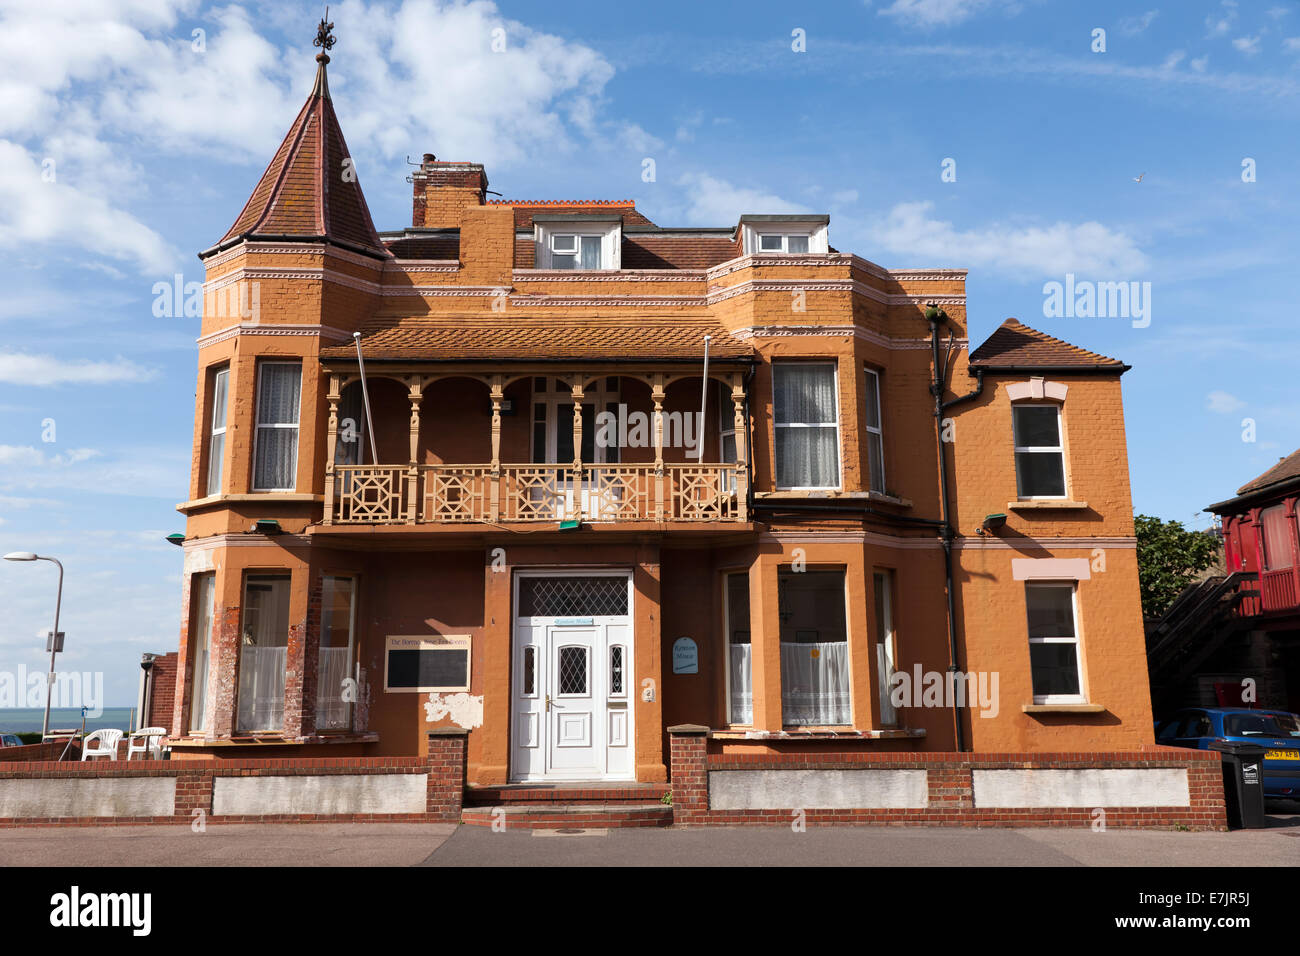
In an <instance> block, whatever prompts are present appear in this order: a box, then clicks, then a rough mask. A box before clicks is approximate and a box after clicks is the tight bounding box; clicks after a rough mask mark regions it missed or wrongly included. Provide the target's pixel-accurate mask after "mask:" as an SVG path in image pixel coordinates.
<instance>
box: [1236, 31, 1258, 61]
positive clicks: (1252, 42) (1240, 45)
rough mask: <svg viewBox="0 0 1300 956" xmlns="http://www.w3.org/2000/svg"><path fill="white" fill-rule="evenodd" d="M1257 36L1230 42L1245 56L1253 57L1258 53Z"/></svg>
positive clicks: (1238, 38)
mask: <svg viewBox="0 0 1300 956" xmlns="http://www.w3.org/2000/svg"><path fill="white" fill-rule="evenodd" d="M1259 40H1260V36H1259V34H1256V35H1255V36H1253V37H1237V39H1235V40H1233V41H1232V45H1233V46H1234V47H1235V48H1236V49H1237V50H1239V51H1240V52H1242V53H1244V54H1246V56H1254V55H1255V54H1256V53H1258V52H1259Z"/></svg>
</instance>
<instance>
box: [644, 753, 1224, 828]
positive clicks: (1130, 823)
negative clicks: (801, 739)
mask: <svg viewBox="0 0 1300 956" xmlns="http://www.w3.org/2000/svg"><path fill="white" fill-rule="evenodd" d="M703 731H704V728H690V729H685V728H682V729H679V728H672V729H670V735H671V760H672V782H673V787H672V799H673V823H674V824H675V825H678V826H702V825H712V826H738V825H752V824H757V825H766V826H789V825H791V824H792V823H793V822H796V821H797V820H798V821H802V822H803V823H804V824H808V825H813V824H821V825H844V824H864V823H865V824H894V825H929V826H991V827H1040V826H1059V827H1089V826H1094V825H1095V824H1096V823H1097V821H1098V820H1099V819H1100V820H1102V821H1104V825H1105V826H1106V827H1175V826H1186V827H1189V828H1191V829H1194V830H1226V829H1227V813H1226V809H1225V805H1224V797H1223V772H1222V769H1221V760H1220V756H1219V754H1218V753H1216V752H1213V751H1201V750H1188V749H1183V748H1177V747H1151V748H1149V749H1144V750H1136V751H1124V752H1115V753H1015V754H973V753H920V752H896V753H882V752H879V751H853V752H847V753H846V752H838V753H837V752H826V753H808V752H803V753H771V752H765V753H754V754H735V753H728V754H720V753H710V748H709V737H708V734H707V732H703ZM1048 769H1050V770H1109V769H1180V770H1186V771H1187V784H1188V792H1189V796H1190V799H1189V802H1188V805H1187V806H1170V807H1146V806H1143V807H1124V806H1106V807H1100V808H1094V807H1041V806H1040V807H1023V808H1015V807H1012V808H1003V807H997V808H992V807H979V806H976V804H975V789H974V778H973V772H974V771H976V770H1048ZM727 770H861V771H865V770H924V771H925V772H926V785H927V801H926V802H927V805H926V806H925V807H917V808H909V809H900V808H857V809H852V808H850V809H844V808H841V809H818V808H816V807H806V808H799V807H789V808H782V809H725V810H722V809H710V807H709V773H710V772H711V771H727ZM1099 809H1100V810H1102V811H1104V816H1100V817H1099V816H1098V814H1097V810H1099ZM800 814H801V815H800Z"/></svg>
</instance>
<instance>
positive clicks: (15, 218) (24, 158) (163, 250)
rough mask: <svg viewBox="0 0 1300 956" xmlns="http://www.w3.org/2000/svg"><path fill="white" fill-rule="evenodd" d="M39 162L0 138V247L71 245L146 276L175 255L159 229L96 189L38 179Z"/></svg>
mask: <svg viewBox="0 0 1300 956" xmlns="http://www.w3.org/2000/svg"><path fill="white" fill-rule="evenodd" d="M42 171H43V170H42V161H41V160H38V158H37V157H35V156H33V155H31V154H30V153H28V151H27V150H26V149H24V148H23V147H22V146H20V145H18V144H17V143H14V142H10V141H8V140H3V139H0V248H7V249H18V248H22V247H26V246H29V245H30V244H32V243H42V244H55V245H71V246H75V247H77V248H79V249H82V250H83V251H85V252H87V253H89V254H91V255H94V256H108V257H110V258H113V259H117V260H119V261H123V262H129V263H131V264H132V265H133V266H134V267H135V268H136V269H137V270H139V271H140V272H143V273H147V274H159V273H167V272H170V271H171V270H172V268H173V267H174V266H175V264H176V263H177V261H178V253H177V252H176V251H175V250H174V249H173V248H172V246H171V245H170V244H169V243H168V242H167V241H166V240H165V239H163V237H162V236H160V235H159V234H158V233H156V232H155V231H154V230H152V229H150V228H149V227H148V226H146V225H145V224H144V223H142V222H140V221H139V220H138V219H136V218H135V217H134V216H132V215H131V214H130V213H128V212H126V211H125V210H123V209H120V208H116V207H114V206H113V205H111V204H110V203H109V202H108V200H106V199H105V198H104V196H103V195H102V194H101V193H100V192H98V191H87V190H84V189H81V188H78V187H77V186H75V185H72V184H70V183H68V182H67V181H65V180H64V179H63V178H62V177H61V176H59V174H58V167H57V164H56V166H55V180H54V181H53V182H47V181H45V180H44V179H42Z"/></svg>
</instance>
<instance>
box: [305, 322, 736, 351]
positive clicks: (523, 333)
mask: <svg viewBox="0 0 1300 956" xmlns="http://www.w3.org/2000/svg"><path fill="white" fill-rule="evenodd" d="M706 335H707V336H709V337H710V341H709V358H710V360H715V361H727V360H731V361H732V362H735V361H738V360H739V361H744V360H748V359H750V358H751V357H752V356H753V355H754V350H753V349H752V348H751V347H750V346H749V345H748V344H747V343H746V342H744V341H742V340H740V339H738V338H736V337H735V336H734V335H732V334H731V333H730V332H728V331H727V330H726V329H724V328H723V327H722V326H720V325H718V324H717V323H716V322H714V321H712V320H699V319H691V320H687V319H683V318H681V317H674V318H671V319H663V318H644V319H629V318H626V317H621V316H620V317H616V318H614V317H611V318H605V319H600V318H591V319H585V320H583V321H574V320H573V319H571V318H566V319H560V320H554V319H546V318H538V319H531V320H529V321H526V322H518V321H517V320H513V319H512V320H510V321H504V320H496V321H483V320H474V319H465V320H460V321H457V322H456V323H455V324H451V323H449V322H447V321H446V320H445V319H440V320H437V321H430V320H427V319H407V320H404V321H402V322H399V323H397V324H393V325H388V326H385V327H373V328H370V329H368V330H363V331H362V338H361V351H362V354H363V355H364V356H365V358H366V360H367V361H370V360H376V361H427V362H474V361H483V362H493V363H502V362H550V361H576V362H583V361H586V362H602V363H608V362H611V361H613V362H695V361H702V360H703V358H704V336H706ZM320 354H321V358H322V359H349V358H351V359H355V358H356V347H355V346H354V345H353V344H352V343H351V342H349V343H347V344H344V345H334V346H326V347H325V348H322V349H321V351H320Z"/></svg>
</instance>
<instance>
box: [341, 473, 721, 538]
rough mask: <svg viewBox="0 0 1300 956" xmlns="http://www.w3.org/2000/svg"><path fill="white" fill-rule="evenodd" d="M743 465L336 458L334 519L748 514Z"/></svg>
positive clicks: (660, 518)
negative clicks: (347, 461) (341, 461)
mask: <svg viewBox="0 0 1300 956" xmlns="http://www.w3.org/2000/svg"><path fill="white" fill-rule="evenodd" d="M745 478H746V475H745V468H744V466H743V465H735V464H681V463H674V462H664V463H663V464H662V466H661V467H658V468H657V467H656V466H655V465H654V464H623V465H612V464H591V465H588V464H583V465H573V464H565V465H560V464H540V465H539V464H506V463H502V464H499V465H497V466H496V467H493V466H492V465H336V466H334V468H333V470H332V472H331V474H330V475H329V476H327V480H326V494H325V508H326V519H325V523H326V524H338V525H374V524H394V525H419V524H471V523H485V522H486V523H496V522H533V523H539V522H543V523H544V522H549V523H554V522H558V521H587V522H633V521H654V522H665V521H673V522H678V521H685V522H744V521H745V520H746V513H745V502H744V499H743V496H742V495H741V494H740V493H739V492H738V489H743V488H744V487H745Z"/></svg>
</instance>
